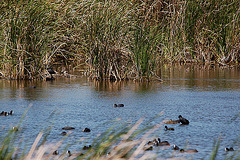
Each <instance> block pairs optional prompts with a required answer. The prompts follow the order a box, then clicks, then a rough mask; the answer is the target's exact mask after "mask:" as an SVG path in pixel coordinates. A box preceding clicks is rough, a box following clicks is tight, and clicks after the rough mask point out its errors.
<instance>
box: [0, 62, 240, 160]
mask: <svg viewBox="0 0 240 160" xmlns="http://www.w3.org/2000/svg"><path fill="white" fill-rule="evenodd" d="M158 73H159V76H161V77H162V79H163V80H164V82H163V83H160V82H157V81H155V82H148V83H147V82H144V83H139V82H136V81H125V82H114V83H111V82H98V81H89V80H88V79H87V78H86V77H82V78H76V79H57V80H55V81H48V82H40V81H33V82H24V81H20V82H17V81H9V80H0V90H1V92H0V102H1V105H0V110H1V111H2V110H3V111H10V110H14V112H15V113H14V115H13V116H8V117H5V116H0V119H1V121H0V128H1V130H0V134H1V135H2V134H3V133H4V132H6V131H7V130H8V129H9V128H11V127H12V126H16V124H17V123H18V122H19V121H20V119H21V117H22V115H23V113H24V112H25V111H26V109H27V108H28V106H29V105H32V106H31V108H30V109H29V110H28V112H27V114H26V117H25V118H24V122H23V124H22V125H21V131H22V132H23V133H24V134H23V137H22V138H23V139H24V141H25V143H26V145H27V146H28V147H30V146H31V145H32V143H33V141H34V140H35V138H36V136H37V135H38V133H39V132H40V131H41V130H42V129H46V128H48V127H51V128H52V129H51V133H50V135H49V141H51V142H56V141H59V140H60V139H61V138H62V136H60V135H59V134H60V133H61V132H62V129H61V128H62V127H65V126H72V127H75V128H76V129H75V130H73V131H72V133H71V134H70V135H69V137H68V139H67V140H66V141H67V143H73V142H75V141H76V140H80V139H83V138H84V141H83V142H79V143H77V144H73V145H72V146H71V147H70V150H80V149H81V148H82V147H83V145H86V144H87V145H89V144H91V143H92V140H93V139H94V138H96V137H97V135H99V134H101V133H103V132H104V131H106V129H108V128H109V127H110V126H112V123H110V121H112V120H115V119H118V118H120V119H121V121H120V122H119V123H135V122H137V121H138V120H139V119H140V118H144V119H145V123H143V124H142V127H145V126H146V125H147V121H149V120H150V119H152V118H153V117H155V116H156V115H157V114H159V113H160V112H163V115H162V116H160V117H158V118H155V119H153V120H151V122H150V124H158V123H160V122H162V121H163V120H166V119H177V118H178V115H182V116H183V117H185V118H187V119H188V120H189V121H190V124H189V125H184V126H181V125H179V124H173V125H168V126H169V127H174V128H175V131H164V130H163V129H164V126H162V128H161V130H160V131H158V132H156V133H155V135H154V136H156V137H160V138H161V139H162V140H168V141H169V142H170V144H171V146H170V148H161V147H159V148H157V149H155V151H157V152H158V153H159V155H160V156H161V157H165V158H167V157H171V156H172V155H175V156H180V157H181V156H183V155H182V154H179V153H178V152H173V151H172V150H171V147H172V146H173V144H176V145H178V146H179V147H181V148H195V149H197V150H198V151H199V152H198V153H196V154H191V155H186V154H184V156H186V157H190V158H193V159H201V158H203V159H208V158H209V157H210V155H211V151H212V149H213V145H214V141H215V140H217V139H218V138H220V139H221V144H220V149H219V154H218V157H217V159H223V158H224V157H225V156H226V154H227V153H226V152H225V151H224V148H225V147H231V146H232V147H234V148H235V149H239V144H240V143H239V142H240V141H239V135H240V134H239V133H240V117H239V116H240V115H239V112H240V70H239V69H237V68H236V67H235V68H220V67H212V66H163V67H162V68H161V69H160V70H159V72H158ZM33 85H35V86H36V88H31V87H30V86H33ZM114 103H123V104H124V105H125V107H123V108H114V107H113V104H114ZM53 113H54V114H53ZM85 127H88V128H90V129H91V130H92V131H91V132H90V133H84V132H82V130H83V129H84V128H85Z"/></svg>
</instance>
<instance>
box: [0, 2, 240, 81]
mask: <svg viewBox="0 0 240 160" xmlns="http://www.w3.org/2000/svg"><path fill="white" fill-rule="evenodd" d="M239 12H240V2H239V1H238V0H214V1H212V0H204V1H203V0H185V1H184V0H165V1H164V0H160V1H159V0H146V1H135V0H131V1H127V0H123V1H119V0H109V1H102V0H97V1H96V0H88V1H85V0H80V1H76V0H68V1H46V0H42V1H40V0H39V1H34V0H28V1H20V0H18V1H3V2H2V3H1V4H0V57H1V59H0V60H1V61H0V74H1V75H0V76H3V77H6V78H10V79H35V78H43V79H44V77H45V76H46V69H47V68H48V67H51V66H52V65H53V64H55V63H62V64H67V65H68V64H70V63H71V64H72V63H73V62H75V63H74V64H76V65H77V66H76V68H77V67H80V66H85V67H84V68H85V72H86V73H88V75H89V76H90V77H95V78H100V79H109V78H110V79H126V78H136V79H139V80H143V79H151V78H152V77H153V76H154V75H155V70H156V68H157V67H158V66H160V65H161V64H162V63H172V62H181V63H182V62H183V63H187V62H191V63H193V62H194V63H212V62H214V63H218V64H221V65H225V64H228V63H231V64H236V63H238V62H239V60H240V45H239V44H240V22H239V19H240V13H239Z"/></svg>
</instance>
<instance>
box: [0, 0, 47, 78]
mask: <svg viewBox="0 0 240 160" xmlns="http://www.w3.org/2000/svg"><path fill="white" fill-rule="evenodd" d="M48 9H49V8H48V6H47V5H45V3H44V2H40V1H31V0H29V1H20V0H18V1H4V3H3V4H2V10H1V26H2V27H1V30H0V32H1V37H0V39H1V42H0V50H1V57H2V63H1V68H2V69H3V71H4V73H5V76H6V77H8V78H11V79H26V78H29V79H33V78H35V77H36V76H38V75H39V73H41V72H42V71H43V69H44V65H46V63H47V62H45V61H44V60H45V57H46V56H47V54H48V53H47V52H48V50H47V45H48V43H47V42H48V28H47V26H46V24H47V23H48V14H47V12H48Z"/></svg>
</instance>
